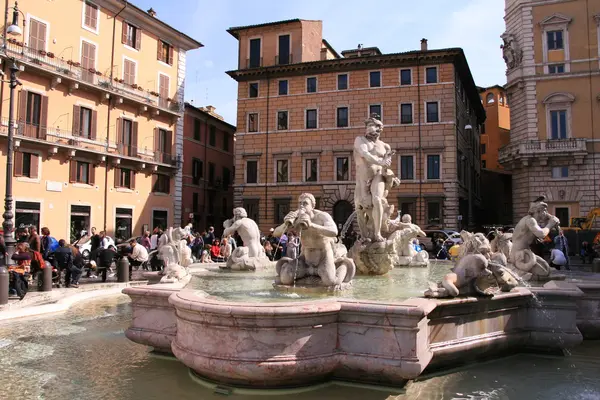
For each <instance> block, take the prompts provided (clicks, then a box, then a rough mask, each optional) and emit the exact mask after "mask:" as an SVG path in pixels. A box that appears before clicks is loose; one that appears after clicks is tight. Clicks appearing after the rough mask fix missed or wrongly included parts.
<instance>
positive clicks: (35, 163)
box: [29, 154, 40, 179]
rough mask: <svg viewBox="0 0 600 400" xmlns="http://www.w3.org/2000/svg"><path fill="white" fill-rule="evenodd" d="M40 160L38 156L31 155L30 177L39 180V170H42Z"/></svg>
mask: <svg viewBox="0 0 600 400" xmlns="http://www.w3.org/2000/svg"><path fill="white" fill-rule="evenodd" d="M39 160H40V158H39V157H38V155H37V154H32V155H31V165H30V166H29V171H30V173H29V175H30V176H29V177H30V178H32V179H37V178H39V170H40V163H39Z"/></svg>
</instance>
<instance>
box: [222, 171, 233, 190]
mask: <svg viewBox="0 0 600 400" xmlns="http://www.w3.org/2000/svg"><path fill="white" fill-rule="evenodd" d="M221 175H222V177H223V189H224V190H227V189H228V188H229V185H231V171H229V168H226V167H223V169H222V172H221Z"/></svg>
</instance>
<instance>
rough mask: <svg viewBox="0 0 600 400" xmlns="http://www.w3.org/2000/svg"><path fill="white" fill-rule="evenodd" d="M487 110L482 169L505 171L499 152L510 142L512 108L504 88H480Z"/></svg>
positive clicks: (483, 131)
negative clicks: (500, 161)
mask: <svg viewBox="0 0 600 400" xmlns="http://www.w3.org/2000/svg"><path fill="white" fill-rule="evenodd" d="M479 96H480V97H481V101H482V103H483V107H484V108H485V115H486V119H485V124H483V125H482V127H481V128H482V129H481V168H483V169H488V170H490V171H503V170H504V168H503V167H502V165H500V163H499V162H498V151H499V150H500V148H501V147H503V146H506V145H507V144H508V143H509V142H510V108H508V101H507V99H506V93H505V91H504V88H503V87H502V86H499V85H494V86H490V87H488V88H479Z"/></svg>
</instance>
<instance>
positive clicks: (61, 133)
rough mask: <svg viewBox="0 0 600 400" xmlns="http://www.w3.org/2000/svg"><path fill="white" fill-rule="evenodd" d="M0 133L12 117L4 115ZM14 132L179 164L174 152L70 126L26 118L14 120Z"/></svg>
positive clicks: (54, 143) (65, 144)
mask: <svg viewBox="0 0 600 400" xmlns="http://www.w3.org/2000/svg"><path fill="white" fill-rule="evenodd" d="M0 135H2V136H7V135H8V118H2V124H1V125H0ZM14 135H15V139H25V140H28V139H32V140H33V141H35V142H42V143H44V144H47V145H48V146H59V147H66V148H71V149H72V148H75V150H81V151H89V152H94V153H98V154H106V155H111V156H119V157H128V158H132V159H137V160H139V161H141V162H153V163H159V164H166V165H169V166H177V162H178V160H177V157H175V156H174V155H172V154H171V153H167V152H162V151H158V150H153V149H148V148H147V147H138V146H132V145H128V144H125V143H120V142H115V141H109V140H102V139H92V138H89V137H84V136H81V135H77V134H73V132H72V131H70V130H65V129H59V128H53V127H44V126H40V125H36V124H30V123H27V122H23V121H15V122H14Z"/></svg>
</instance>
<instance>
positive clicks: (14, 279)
mask: <svg viewBox="0 0 600 400" xmlns="http://www.w3.org/2000/svg"><path fill="white" fill-rule="evenodd" d="M28 249H29V245H28V244H27V243H25V242H22V243H19V244H17V247H16V251H15V253H14V254H13V255H12V259H13V260H15V261H16V262H17V265H11V266H10V267H8V273H9V281H10V285H9V287H10V289H11V290H14V291H16V292H17V296H19V299H20V300H23V298H24V297H25V295H26V294H27V290H28V289H29V284H28V283H27V276H28V275H29V272H30V268H31V255H30V254H29V251H28Z"/></svg>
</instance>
